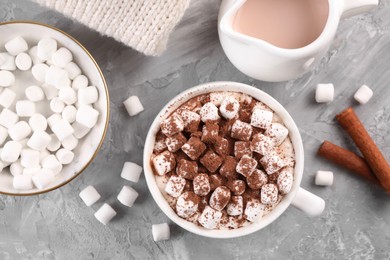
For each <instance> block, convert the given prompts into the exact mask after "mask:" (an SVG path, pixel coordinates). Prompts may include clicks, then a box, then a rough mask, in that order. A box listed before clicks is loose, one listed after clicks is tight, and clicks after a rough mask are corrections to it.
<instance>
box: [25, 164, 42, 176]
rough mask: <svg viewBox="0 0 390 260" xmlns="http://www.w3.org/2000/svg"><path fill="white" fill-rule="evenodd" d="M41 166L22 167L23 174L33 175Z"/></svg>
mask: <svg viewBox="0 0 390 260" xmlns="http://www.w3.org/2000/svg"><path fill="white" fill-rule="evenodd" d="M40 170H42V168H41V167H40V166H37V167H33V168H23V173H22V174H23V175H28V176H34V175H35V174H37V173H38V172H39V171H40Z"/></svg>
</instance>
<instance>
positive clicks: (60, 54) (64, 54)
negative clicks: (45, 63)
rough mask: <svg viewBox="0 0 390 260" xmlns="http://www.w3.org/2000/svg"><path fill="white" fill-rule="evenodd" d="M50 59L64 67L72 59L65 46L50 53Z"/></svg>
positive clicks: (58, 65)
mask: <svg viewBox="0 0 390 260" xmlns="http://www.w3.org/2000/svg"><path fill="white" fill-rule="evenodd" d="M51 60H52V62H53V64H54V65H55V66H57V67H60V68H65V67H66V65H68V64H69V63H70V62H71V61H72V60H73V55H72V53H71V52H70V51H69V50H68V49H67V48H65V47H61V48H59V49H58V50H57V51H55V52H54V53H53V54H52V55H51Z"/></svg>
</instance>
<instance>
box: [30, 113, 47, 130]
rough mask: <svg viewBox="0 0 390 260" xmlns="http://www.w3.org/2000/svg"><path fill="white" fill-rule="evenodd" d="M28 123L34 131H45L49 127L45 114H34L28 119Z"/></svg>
mask: <svg viewBox="0 0 390 260" xmlns="http://www.w3.org/2000/svg"><path fill="white" fill-rule="evenodd" d="M28 124H29V125H30V127H31V129H32V130H33V131H45V130H46V128H47V124H48V121H47V120H46V118H45V117H44V116H43V115H41V114H34V115H32V116H31V117H30V119H29V120H28Z"/></svg>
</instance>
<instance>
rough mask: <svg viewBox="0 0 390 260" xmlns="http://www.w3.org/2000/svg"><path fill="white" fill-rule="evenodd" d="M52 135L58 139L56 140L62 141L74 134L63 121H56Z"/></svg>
mask: <svg viewBox="0 0 390 260" xmlns="http://www.w3.org/2000/svg"><path fill="white" fill-rule="evenodd" d="M51 130H52V131H53V133H54V134H55V135H56V136H57V137H58V140H60V141H63V140H65V139H66V138H68V137H69V136H71V135H72V134H73V133H74V130H73V128H72V126H71V125H70V124H69V122H68V121H66V120H64V119H60V120H58V121H57V122H56V123H55V124H54V125H53V127H51Z"/></svg>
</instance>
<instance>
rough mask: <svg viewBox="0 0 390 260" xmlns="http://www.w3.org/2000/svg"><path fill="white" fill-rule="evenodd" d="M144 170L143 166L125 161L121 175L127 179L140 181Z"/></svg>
mask: <svg viewBox="0 0 390 260" xmlns="http://www.w3.org/2000/svg"><path fill="white" fill-rule="evenodd" d="M141 172H142V167H141V166H139V165H138V164H135V163H133V162H125V163H124V164H123V168H122V172H121V177H122V178H123V179H125V180H128V181H132V182H138V180H139V177H140V175H141Z"/></svg>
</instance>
